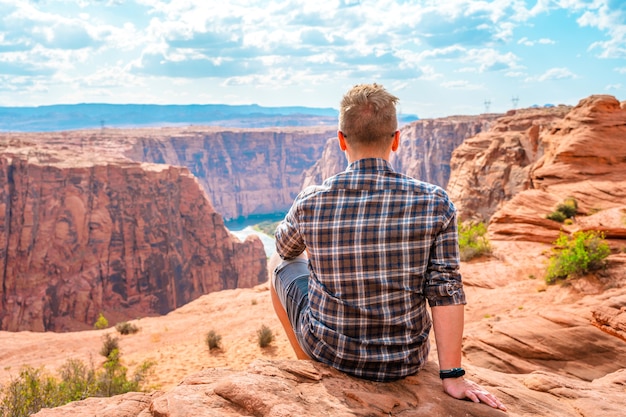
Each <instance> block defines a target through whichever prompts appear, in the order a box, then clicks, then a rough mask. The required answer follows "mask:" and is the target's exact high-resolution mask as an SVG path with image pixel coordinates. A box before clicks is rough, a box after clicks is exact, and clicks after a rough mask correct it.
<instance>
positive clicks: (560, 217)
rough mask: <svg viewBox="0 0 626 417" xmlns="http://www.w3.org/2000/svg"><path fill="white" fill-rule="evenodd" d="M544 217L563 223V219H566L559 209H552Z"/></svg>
mask: <svg viewBox="0 0 626 417" xmlns="http://www.w3.org/2000/svg"><path fill="white" fill-rule="evenodd" d="M546 219H548V220H554V221H555V222H559V223H563V222H564V221H565V219H567V217H565V214H563V213H561V212H560V211H553V212H552V213H550V214H548V215H547V216H546Z"/></svg>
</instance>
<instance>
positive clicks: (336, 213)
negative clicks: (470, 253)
mask: <svg viewBox="0 0 626 417" xmlns="http://www.w3.org/2000/svg"><path fill="white" fill-rule="evenodd" d="M397 101H398V98H397V97H395V96H393V95H392V94H390V93H389V92H387V91H386V90H385V89H384V88H383V87H382V86H380V85H377V84H363V85H357V86H355V87H353V88H352V89H351V90H349V91H348V92H347V93H346V94H345V95H344V97H343V99H342V101H341V108H340V113H339V131H338V133H337V137H338V139H339V146H340V148H341V150H343V151H344V152H345V154H346V156H347V159H348V163H349V165H348V168H347V169H346V171H344V172H342V173H340V174H338V175H335V176H333V177H331V178H328V179H327V180H326V181H324V183H323V184H322V185H321V186H311V187H308V188H307V189H305V190H303V191H302V192H301V193H300V194H299V195H298V197H297V198H296V200H295V201H294V203H293V205H292V207H291V209H290V210H289V213H288V214H287V215H286V217H285V219H284V220H283V221H282V222H281V224H280V225H279V226H278V228H277V230H276V235H275V237H276V249H277V253H278V254H279V255H280V257H281V258H282V259H283V262H282V263H281V264H280V265H279V266H278V267H277V268H276V270H275V273H274V276H273V280H272V288H271V292H272V300H273V302H274V307H275V309H276V312H277V314H278V317H279V319H280V321H281V323H282V324H283V326H284V327H285V331H286V333H287V336H288V338H289V341H290V342H291V344H292V346H293V348H294V350H295V352H296V355H297V357H298V358H300V359H309V358H312V359H315V360H317V361H320V362H323V363H325V364H328V365H330V366H333V367H335V368H337V369H339V370H341V371H343V372H346V373H349V374H351V375H354V376H357V377H360V378H366V379H370V380H375V381H393V380H397V379H400V378H403V377H405V376H407V375H411V374H414V373H416V372H418V371H419V369H420V368H421V367H422V366H423V365H424V363H425V362H426V360H427V357H428V352H429V348H430V346H429V341H428V338H429V333H430V329H431V326H432V327H433V328H434V332H435V339H436V343H437V353H438V359H439V366H440V369H441V371H440V377H441V378H442V383H443V389H444V391H445V392H446V393H448V394H449V395H451V396H453V397H455V398H459V399H463V398H468V399H470V400H472V401H475V402H481V401H482V402H485V403H486V404H488V405H490V406H492V407H495V408H500V409H502V410H505V407H504V405H503V404H502V403H501V402H500V401H499V400H498V399H497V398H496V397H495V396H494V395H492V394H490V393H489V392H487V391H486V390H485V389H483V388H482V387H480V386H479V385H477V384H476V383H474V382H472V381H469V380H466V379H464V377H463V375H464V373H465V371H464V370H463V369H462V368H461V341H462V336H463V308H464V304H465V302H466V301H465V294H464V292H463V285H462V281H461V276H460V274H459V253H458V238H457V225H456V210H455V208H454V205H453V204H452V202H451V201H450V200H449V199H448V196H447V194H446V193H445V191H444V190H442V189H441V188H440V187H437V186H434V185H432V184H427V183H424V182H421V181H417V180H415V179H413V178H410V177H407V176H405V175H402V174H399V173H397V172H395V171H394V170H393V169H392V167H391V164H390V163H389V157H390V155H391V152H395V151H396V150H397V149H398V146H399V143H400V132H399V131H398V122H397V116H396V103H397ZM426 302H428V303H429V305H430V307H431V311H432V321H431V318H430V316H429V314H428V311H427V308H426V307H427V306H426Z"/></svg>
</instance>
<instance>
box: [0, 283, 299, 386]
mask: <svg viewBox="0 0 626 417" xmlns="http://www.w3.org/2000/svg"><path fill="white" fill-rule="evenodd" d="M129 322H130V323H133V324H135V325H136V326H138V327H139V328H140V331H139V332H137V333H135V334H133V335H125V336H121V335H119V333H117V331H116V330H115V329H114V328H109V329H105V330H90V331H82V332H73V333H51V332H47V333H34V332H17V333H11V332H0V364H1V365H0V383H6V382H8V381H10V379H11V378H14V377H15V376H17V375H18V374H19V371H20V369H21V367H22V366H24V365H30V366H33V367H36V368H37V367H44V368H45V370H46V371H48V372H50V373H52V374H55V373H56V371H57V370H58V368H59V367H60V366H61V365H62V364H64V363H65V362H66V361H67V360H68V359H70V358H74V359H80V360H82V361H83V362H85V363H86V364H89V363H94V364H96V365H99V364H100V363H101V362H102V361H103V359H104V358H103V357H102V356H101V355H100V354H99V353H98V352H99V351H100V348H101V346H102V342H103V339H102V338H103V337H104V336H105V334H107V333H110V334H112V335H117V336H118V337H119V341H120V350H121V352H122V362H123V363H124V364H125V365H126V366H127V367H128V368H129V375H131V374H132V372H133V371H134V368H135V367H136V366H137V365H139V364H141V363H143V362H144V361H153V362H155V365H154V366H153V368H152V369H153V370H154V374H153V375H152V376H151V377H150V379H149V383H150V387H151V388H158V389H168V388H170V387H172V386H174V385H176V384H177V383H178V382H179V381H180V380H181V379H183V378H184V377H185V376H187V375H190V374H193V373H194V372H197V371H199V370H202V369H204V368H211V367H215V368H217V367H229V368H233V369H243V368H245V367H246V365H247V364H249V363H250V362H251V361H253V360H254V359H255V358H258V357H265V358H274V357H280V358H293V359H295V355H294V354H293V353H292V351H291V347H290V346H289V342H288V340H287V337H286V336H285V335H284V332H283V331H282V327H281V325H280V322H279V321H278V319H277V318H276V316H275V314H274V310H273V307H272V303H271V300H270V294H269V287H268V285H267V284H262V285H260V286H257V287H255V288H253V289H237V290H226V291H220V292H217V293H212V294H208V295H205V296H202V297H200V298H199V299H197V300H195V301H193V302H191V303H189V304H187V305H185V306H183V307H181V308H179V309H178V310H176V311H173V312H171V313H170V314H168V315H166V316H162V317H148V318H143V319H139V320H131V321H129ZM263 325H265V326H267V327H269V328H270V329H271V330H272V332H273V333H274V335H275V339H274V341H273V342H272V344H271V345H270V346H268V347H266V348H260V347H259V343H258V335H257V332H258V330H259V329H260V328H261V327H262V326H263ZM210 330H214V331H215V332H216V333H217V334H219V335H221V336H222V340H221V345H222V349H220V350H213V351H209V349H208V346H207V344H206V335H207V333H208V332H209V331H210Z"/></svg>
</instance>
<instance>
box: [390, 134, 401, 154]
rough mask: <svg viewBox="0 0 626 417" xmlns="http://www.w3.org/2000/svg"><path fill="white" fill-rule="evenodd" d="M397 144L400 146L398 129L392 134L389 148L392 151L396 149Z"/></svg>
mask: <svg viewBox="0 0 626 417" xmlns="http://www.w3.org/2000/svg"><path fill="white" fill-rule="evenodd" d="M398 146H400V131H399V130H396V133H394V134H393V142H391V150H392V151H393V152H395V151H397V150H398Z"/></svg>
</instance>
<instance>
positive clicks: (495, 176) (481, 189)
mask: <svg viewBox="0 0 626 417" xmlns="http://www.w3.org/2000/svg"><path fill="white" fill-rule="evenodd" d="M570 110H571V107H568V106H558V107H544V108H530V109H521V110H512V111H510V112H508V113H507V114H506V115H504V116H502V117H500V118H498V119H497V120H495V121H494V122H493V123H492V125H491V126H490V128H489V129H485V130H483V131H482V132H480V133H479V134H477V135H475V136H473V137H471V138H468V139H467V140H466V141H464V142H463V143H462V144H459V145H460V146H459V147H458V148H457V149H455V150H454V152H452V153H451V158H450V159H449V166H450V170H451V172H452V178H451V179H450V181H449V183H448V184H447V187H446V188H447V191H448V193H449V194H450V197H451V198H452V201H454V202H455V205H456V206H457V209H458V210H459V213H460V217H461V218H462V219H463V220H466V219H477V220H489V218H490V217H491V216H492V215H493V214H494V213H495V211H496V210H497V208H498V206H499V205H500V204H501V203H503V202H504V201H508V200H510V199H511V198H512V197H513V196H514V195H515V194H517V193H519V192H520V191H522V190H525V189H528V188H529V186H530V177H529V172H530V168H531V166H532V164H533V163H535V162H537V161H538V160H539V158H540V157H541V156H542V155H543V153H544V142H543V140H542V139H541V138H542V135H543V134H545V133H546V132H548V131H550V129H552V127H553V126H554V125H555V124H556V123H558V122H559V121H560V120H561V119H563V117H564V116H565V115H566V114H567V113H568V112H569V111H570Z"/></svg>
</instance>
